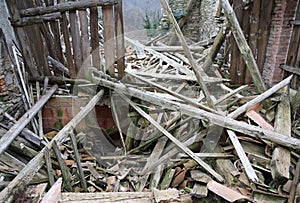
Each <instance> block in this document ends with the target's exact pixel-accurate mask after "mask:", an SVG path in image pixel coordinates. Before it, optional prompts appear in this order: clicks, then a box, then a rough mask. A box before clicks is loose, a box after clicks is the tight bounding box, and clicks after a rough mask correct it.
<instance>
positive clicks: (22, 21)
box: [11, 13, 61, 27]
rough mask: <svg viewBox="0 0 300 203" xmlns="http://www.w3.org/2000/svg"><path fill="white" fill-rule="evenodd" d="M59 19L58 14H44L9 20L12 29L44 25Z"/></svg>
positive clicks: (59, 15)
mask: <svg viewBox="0 0 300 203" xmlns="http://www.w3.org/2000/svg"><path fill="white" fill-rule="evenodd" d="M60 17H61V14H60V13H52V14H46V15H42V16H32V17H23V18H19V19H16V20H15V19H11V24H12V26H14V27H21V26H28V25H32V24H37V23H46V22H48V21H53V20H57V19H59V18H60Z"/></svg>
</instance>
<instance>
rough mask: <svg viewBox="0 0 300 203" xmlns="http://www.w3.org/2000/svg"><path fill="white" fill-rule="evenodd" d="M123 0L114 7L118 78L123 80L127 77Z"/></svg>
mask: <svg viewBox="0 0 300 203" xmlns="http://www.w3.org/2000/svg"><path fill="white" fill-rule="evenodd" d="M122 2H123V0H118V3H117V4H116V5H115V6H114V9H115V10H114V11H115V33H116V55H117V68H118V78H119V79H122V78H123V77H124V75H125V72H124V70H125V42H124V22H123V9H122V8H123V7H122Z"/></svg>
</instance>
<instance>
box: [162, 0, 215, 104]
mask: <svg viewBox="0 0 300 203" xmlns="http://www.w3.org/2000/svg"><path fill="white" fill-rule="evenodd" d="M161 3H162V6H163V7H164V10H165V11H166V12H167V16H168V18H169V20H170V22H171V23H172V25H173V26H174V29H175V32H176V34H177V37H178V38H179V39H180V43H181V45H182V47H183V49H184V53H185V55H186V56H187V58H188V59H189V62H190V64H191V67H192V69H193V72H194V73H195V75H196V78H197V80H198V83H199V85H200V87H201V89H202V91H203V92H204V95H205V97H206V101H207V104H208V106H209V107H211V108H213V109H214V108H215V106H214V103H213V101H212V98H211V96H210V93H209V91H208V89H207V87H206V84H205V83H204V81H203V70H202V68H200V67H199V66H198V65H197V64H196V61H195V59H194V57H193V55H192V53H191V51H190V49H189V47H188V45H187V42H186V40H185V38H184V36H183V34H182V32H181V30H180V27H179V25H178V24H177V22H176V19H175V17H174V15H173V13H172V11H171V8H170V6H169V4H168V2H167V1H166V0H161Z"/></svg>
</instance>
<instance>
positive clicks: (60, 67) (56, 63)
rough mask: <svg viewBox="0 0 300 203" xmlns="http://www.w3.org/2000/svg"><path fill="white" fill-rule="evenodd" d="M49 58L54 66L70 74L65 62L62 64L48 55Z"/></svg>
mask: <svg viewBox="0 0 300 203" xmlns="http://www.w3.org/2000/svg"><path fill="white" fill-rule="evenodd" d="M47 59H48V60H49V61H50V62H51V63H52V65H53V66H54V67H56V68H57V69H59V70H60V71H61V72H63V73H66V74H67V75H70V73H69V70H68V68H67V67H65V66H64V64H62V63H61V62H59V61H57V60H55V59H54V58H52V57H51V56H48V57H47Z"/></svg>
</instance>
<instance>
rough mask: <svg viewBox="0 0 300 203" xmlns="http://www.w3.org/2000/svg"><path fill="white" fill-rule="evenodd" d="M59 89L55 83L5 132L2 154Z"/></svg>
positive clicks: (0, 146) (0, 148) (0, 141)
mask: <svg viewBox="0 0 300 203" xmlns="http://www.w3.org/2000/svg"><path fill="white" fill-rule="evenodd" d="M56 89H57V85H54V86H53V87H52V88H51V89H50V90H49V91H48V92H47V94H46V95H43V96H42V97H41V99H40V100H39V101H37V102H36V103H35V105H33V106H32V108H31V109H30V110H28V111H27V112H26V113H25V114H24V115H23V116H22V117H21V118H20V119H19V120H18V122H17V123H16V124H15V125H14V126H13V127H12V128H10V129H9V131H7V133H5V135H4V136H3V137H2V138H1V139H0V154H1V153H2V152H3V151H4V150H6V149H7V148H8V147H9V145H10V144H11V142H12V141H13V140H14V139H15V138H16V137H17V136H18V135H19V133H20V132H21V131H22V130H23V129H24V127H25V126H26V125H27V124H28V123H29V122H30V121H31V119H32V118H33V117H34V116H35V115H36V114H37V113H38V111H39V110H40V109H41V108H42V107H43V106H44V104H45V103H46V102H47V101H48V100H49V99H50V97H51V96H52V95H53V94H54V92H55V91H56Z"/></svg>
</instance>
